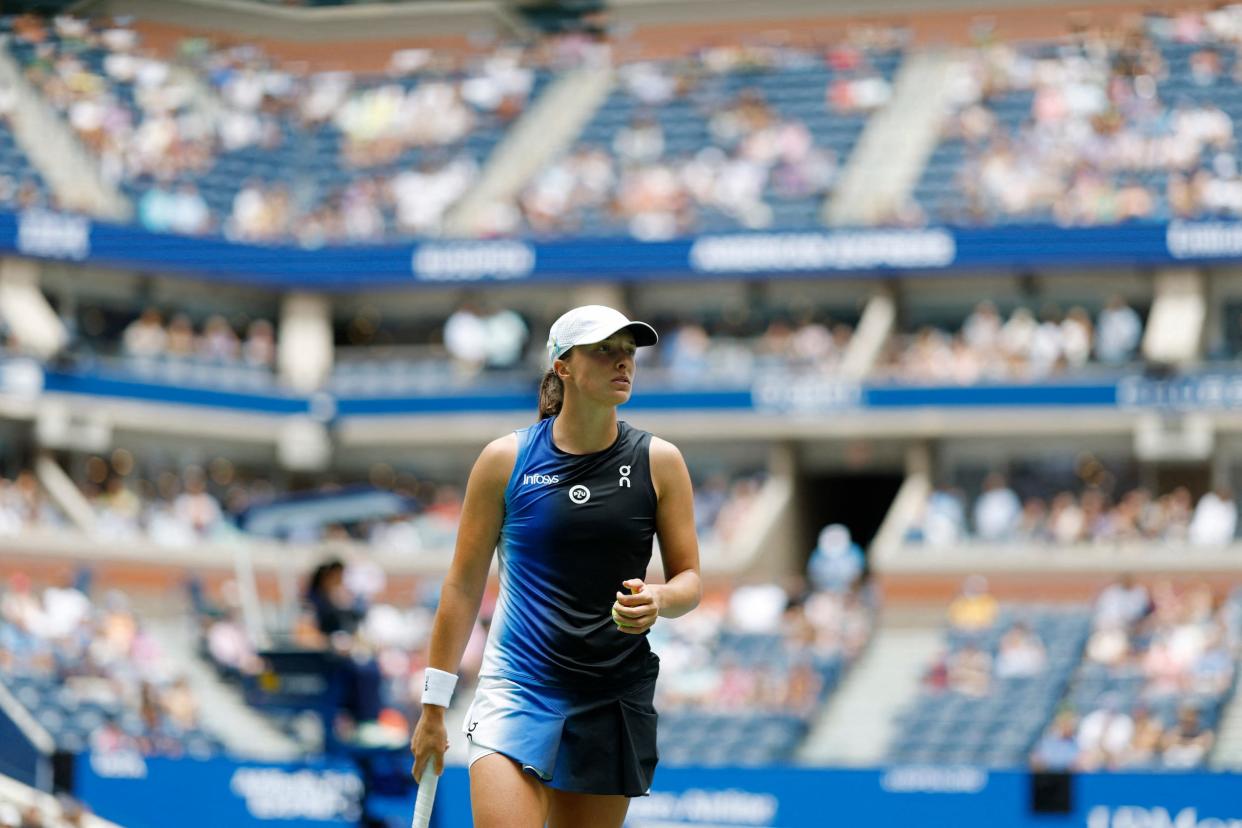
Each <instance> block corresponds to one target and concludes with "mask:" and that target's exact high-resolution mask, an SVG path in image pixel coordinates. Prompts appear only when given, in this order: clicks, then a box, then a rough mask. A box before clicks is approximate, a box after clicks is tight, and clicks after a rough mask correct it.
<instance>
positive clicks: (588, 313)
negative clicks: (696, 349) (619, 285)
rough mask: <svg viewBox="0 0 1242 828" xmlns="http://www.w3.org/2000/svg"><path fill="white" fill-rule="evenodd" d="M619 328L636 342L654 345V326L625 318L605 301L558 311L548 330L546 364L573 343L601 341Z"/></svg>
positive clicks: (581, 343)
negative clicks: (603, 303) (628, 333)
mask: <svg viewBox="0 0 1242 828" xmlns="http://www.w3.org/2000/svg"><path fill="white" fill-rule="evenodd" d="M620 330H628V331H630V332H631V333H633V334H634V342H636V343H637V344H639V345H654V344H656V342H658V341H659V340H660V337H659V336H657V335H656V332H655V328H653V327H651V326H650V325H648V324H647V323H646V322H634V321H631V320H630V319H627V318H626V316H625V314H623V313H621V311H618V310H613V309H612V308H610V307H607V306H605V305H583V306H582V307H578V308H574V309H573V310H570V311H565V313H563V314H561V318H560V319H558V320H556V321H555V322H553V323H552V330H550V331H549V332H548V364H549V365H551V364H552V362H553V361H555V360H557V359H559V358H560V357H561V356H562V355H563V354H564V353H565V352H566V351H568V350H569V349H570V348H572V347H574V346H575V345H589V344H591V343H592V342H602V341H603V340H605V339H607V338H608V337H610V336H612V335H613V334H615V333H616V332H617V331H620Z"/></svg>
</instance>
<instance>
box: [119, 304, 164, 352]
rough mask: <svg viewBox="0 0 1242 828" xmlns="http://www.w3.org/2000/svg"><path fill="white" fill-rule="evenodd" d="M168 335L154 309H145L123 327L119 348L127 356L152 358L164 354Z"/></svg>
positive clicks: (157, 312) (158, 314) (158, 313)
mask: <svg viewBox="0 0 1242 828" xmlns="http://www.w3.org/2000/svg"><path fill="white" fill-rule="evenodd" d="M167 344H168V334H167V332H166V331H165V330H164V324H163V319H162V318H161V317H160V312H159V311H158V310H156V309H155V308H147V309H146V310H144V311H143V312H142V316H139V317H138V318H137V319H135V320H134V321H133V322H130V323H129V325H127V326H126V327H125V332H124V333H123V334H122V335H121V347H122V348H123V349H124V351H125V354H126V355H127V356H132V357H145V358H152V357H157V356H160V355H161V354H163V353H164V349H165V347H166V346H167Z"/></svg>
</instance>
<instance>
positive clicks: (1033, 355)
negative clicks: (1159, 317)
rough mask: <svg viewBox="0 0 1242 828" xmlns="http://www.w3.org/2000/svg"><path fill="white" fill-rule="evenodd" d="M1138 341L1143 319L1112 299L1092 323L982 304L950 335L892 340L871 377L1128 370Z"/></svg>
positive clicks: (944, 378) (934, 380) (1002, 376)
mask: <svg viewBox="0 0 1242 828" xmlns="http://www.w3.org/2000/svg"><path fill="white" fill-rule="evenodd" d="M1142 334H1143V321H1142V318H1141V317H1140V316H1139V314H1138V312H1137V311H1135V310H1134V308H1132V307H1131V306H1130V305H1129V304H1128V303H1127V302H1126V300H1125V299H1124V298H1122V297H1121V296H1113V297H1111V298H1110V299H1109V300H1108V302H1107V304H1106V306H1105V307H1104V308H1103V310H1101V311H1100V313H1099V315H1098V316H1097V317H1096V319H1095V322H1094V323H1093V322H1092V320H1091V315H1090V314H1089V313H1088V312H1087V311H1086V310H1085V309H1084V308H1082V307H1080V306H1075V307H1072V308H1070V310H1069V311H1068V312H1066V313H1065V314H1062V313H1061V311H1060V310H1058V309H1057V308H1055V307H1051V306H1050V307H1048V308H1046V309H1045V310H1044V312H1043V313H1042V314H1041V318H1039V319H1036V317H1035V315H1034V314H1033V313H1032V312H1031V311H1030V310H1029V309H1027V308H1025V307H1021V306H1019V307H1017V308H1015V309H1014V310H1013V311H1012V312H1011V313H1010V315H1009V318H1008V319H1004V318H1003V317H1002V316H1001V314H1000V312H999V311H998V310H997V308H996V306H995V305H994V304H993V303H992V302H989V301H984V302H980V303H979V304H978V305H977V306H976V307H975V309H974V310H973V311H972V312H971V314H970V315H969V316H968V317H967V318H966V320H965V321H964V322H963V324H962V327H961V329H960V330H959V331H957V332H956V333H952V332H950V331H947V330H944V329H939V328H934V327H925V328H922V329H921V330H919V331H918V332H917V333H915V334H912V335H897V336H894V337H893V338H892V339H891V341H890V343H889V349H888V353H887V355H886V356H885V357H884V358H883V359H882V360H881V362H880V364H879V365H878V366H877V368H876V371H875V373H876V375H877V376H878V377H882V378H891V379H894V380H897V381H901V382H915V383H928V384H942V383H943V384H957V385H973V384H975V383H978V382H987V381H998V380H999V381H1034V380H1040V379H1043V378H1046V377H1049V376H1054V375H1057V374H1063V373H1067V372H1072V371H1076V370H1081V369H1082V368H1084V367H1085V366H1087V365H1088V364H1089V363H1097V364H1101V365H1105V366H1114V367H1116V366H1122V365H1126V364H1127V363H1129V362H1131V361H1133V360H1134V359H1135V358H1136V357H1137V356H1138V349H1139V344H1140V341H1141V339H1142Z"/></svg>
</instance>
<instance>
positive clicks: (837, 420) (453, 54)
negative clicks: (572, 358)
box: [0, 0, 1242, 828]
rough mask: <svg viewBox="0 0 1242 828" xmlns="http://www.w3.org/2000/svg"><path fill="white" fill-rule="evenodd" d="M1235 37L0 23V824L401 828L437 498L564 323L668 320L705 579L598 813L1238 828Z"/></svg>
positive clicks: (666, 433) (538, 10)
mask: <svg viewBox="0 0 1242 828" xmlns="http://www.w3.org/2000/svg"><path fill="white" fill-rule="evenodd" d="M1240 48H1242V6H1233V5H1229V4H1228V3H1219V2H1214V3H1203V4H1198V3H1186V2H1178V3H1167V4H1162V3H1159V2H1155V3H1133V2H1107V1H1106V0H1099V2H1094V3H1074V2H1062V0H1048V2H1039V0H1011V2H984V1H983V0H869V2H851V0H841V2H814V0H766V2H764V3H762V4H757V3H746V2H735V0H712V1H711V2H708V0H658V2H657V1H656V0H612V1H611V2H605V0H559V2H553V1H552V0H459V2H453V3H445V2H419V0H413V1H411V2H367V1H366V0H355V2H339V0H336V1H334V0H305V2H296V0H283V1H282V2H276V0H270V1H269V2H261V0H98V1H95V0H83V1H82V2H68V1H66V2H54V1H53V0H43V1H42V2H29V3H13V2H5V3H3V4H0V341H2V343H3V345H2V347H3V353H2V354H0V826H10V827H11V828H62V826H107V825H116V826H127V827H128V828H147V826H164V825H177V826H189V827H190V828H194V827H195V826H200V825H201V826H213V828H214V827H215V826H220V825H230V826H259V825H268V824H272V825H285V826H328V825H335V826H404V825H406V824H408V821H409V818H410V809H411V805H412V802H413V796H414V789H413V786H412V782H411V781H410V779H409V770H410V760H409V755H408V748H407V744H408V740H409V734H410V729H411V727H412V725H413V723H414V721H416V719H417V716H418V712H419V709H418V699H419V696H420V688H421V685H422V671H423V667H424V659H425V644H426V640H427V636H428V633H429V630H430V623H431V619H432V617H433V614H434V611H435V608H436V604H437V601H438V595H439V585H440V581H441V579H442V577H443V575H444V572H445V570H446V567H447V564H448V561H449V558H450V556H451V553H452V546H453V540H454V536H455V533H456V529H457V520H458V516H459V512H460V507H461V497H462V489H463V486H464V482H465V479H466V475H467V473H468V470H469V468H470V465H471V463H472V462H473V460H474V458H475V457H476V456H477V454H478V451H479V450H480V449H481V447H482V446H483V445H484V444H485V443H486V442H487V441H489V440H490V439H492V438H494V437H496V436H498V435H500V434H503V433H505V432H507V431H509V430H512V429H514V428H520V427H522V426H524V425H527V424H529V423H530V422H532V421H533V420H534V418H535V405H536V385H537V381H538V377H539V375H540V373H541V370H542V366H543V360H544V358H545V357H544V348H543V344H544V340H545V338H546V331H547V327H548V325H549V323H550V322H551V321H552V320H553V319H555V318H556V317H557V316H558V315H559V314H560V313H561V312H563V311H564V310H566V309H567V308H569V307H572V306H574V305H578V304H586V303H595V302H599V303H604V304H609V305H613V306H615V307H618V308H621V309H623V310H625V311H626V312H627V313H629V314H631V315H632V316H634V317H635V318H640V319H645V320H648V321H650V322H651V323H652V324H654V325H655V326H656V327H657V329H658V330H659V331H660V334H661V342H660V344H659V346H658V347H654V348H651V349H644V350H643V351H642V352H641V353H640V355H639V356H640V359H639V369H638V377H637V380H638V381H637V387H636V393H635V396H634V399H633V400H632V401H631V403H629V404H628V405H627V406H626V407H625V408H624V409H623V410H622V416H623V417H624V418H625V419H627V420H628V421H630V422H632V423H633V424H635V425H637V426H639V427H642V428H645V429H649V430H651V431H654V432H655V433H657V434H659V435H661V436H663V437H665V438H667V439H669V440H672V441H673V442H675V443H677V444H678V445H679V446H680V448H681V449H682V451H683V453H684V455H685V456H686V459H687V462H688V465H689V467H690V470H691V474H692V477H693V478H694V482H695V487H696V492H695V500H696V503H695V505H696V518H697V521H698V531H699V538H700V542H701V545H702V562H703V572H704V579H705V584H706V594H705V596H704V600H703V603H702V605H701V607H700V608H699V609H698V610H697V611H695V612H694V613H693V614H691V615H689V616H686V617H685V618H682V619H679V620H677V621H674V622H662V623H661V624H659V625H657V627H656V628H655V630H654V631H653V633H652V636H651V638H652V644H653V646H654V647H655V648H656V650H657V652H658V653H659V654H660V656H661V659H662V661H663V672H662V678H661V681H660V685H659V697H658V700H657V705H658V707H659V710H660V714H661V724H660V754H661V766H660V771H659V772H658V774H657V777H656V786H655V788H654V789H653V792H652V795H651V796H649V797H645V798H642V799H638V800H635V801H634V802H633V804H632V807H631V810H630V819H629V822H628V823H627V824H628V825H630V826H632V827H633V828H639V826H647V827H648V828H656V827H657V826H675V825H676V826H682V825H686V826H690V825H700V826H708V825H711V826H732V827H733V828H737V827H738V826H772V827H773V828H775V826H783V828H800V827H801V826H812V825H816V826H818V825H822V824H825V823H826V822H831V823H833V824H836V823H840V824H848V825H862V824H879V825H894V826H904V825H920V826H945V828H950V827H951V828H972V827H973V826H979V827H980V828H983V827H984V826H987V828H1028V826H1031V828H1034V826H1050V827H1056V828H1059V827H1060V826H1081V827H1082V828H1144V827H1145V826H1152V828H1157V826H1158V827H1159V828H1174V826H1175V827H1176V828H1221V826H1224V825H1236V824H1242V804H1240V803H1242V800H1240V799H1239V797H1238V796H1237V792H1238V791H1239V790H1242V778H1240V777H1239V776H1238V775H1237V773H1238V771H1239V769H1242V698H1237V697H1235V694H1234V687H1235V678H1236V673H1237V659H1238V656H1239V653H1240V652H1242V649H1240V647H1242V541H1239V539H1238V525H1237V524H1238V494H1237V493H1238V491H1239V490H1240V489H1242V372H1240V371H1239V357H1240V355H1242V221H1239V219H1240V218H1242V170H1240V160H1239V156H1238V138H1237V136H1236V135H1235V130H1236V129H1238V127H1239V126H1242V122H1239V121H1238V118H1239V117H1242V62H1240V61H1239V59H1238V55H1239V50H1240ZM652 577H655V578H659V577H660V573H659V564H658V556H657V559H656V563H655V564H654V569H653V572H652ZM494 601H495V586H494V585H493V586H491V587H490V588H489V592H488V597H487V599H486V600H485V602H484V608H483V613H482V617H481V618H480V621H479V624H478V626H477V628H476V630H475V633H474V636H473V637H472V639H471V642H470V644H469V646H468V648H467V652H466V657H465V660H464V663H463V667H462V672H463V684H462V686H461V687H460V688H459V690H458V692H457V694H456V699H455V705H454V708H453V710H452V711H451V712H450V724H451V726H452V727H453V728H454V729H453V730H451V731H450V732H451V733H456V729H455V728H456V726H457V724H458V723H459V722H460V720H461V718H462V716H463V715H464V709H465V706H466V705H467V704H468V702H469V699H470V697H471V689H472V688H471V684H472V683H473V680H474V678H475V674H476V673H477V670H478V668H479V660H480V656H481V653H482V646H483V642H484V640H485V636H486V632H487V626H488V621H489V617H490V614H491V610H492V605H493V603H494ZM455 741H456V742H462V741H464V740H462V739H460V738H458V739H457V740H455ZM449 758H450V763H451V766H450V767H449V768H448V770H447V772H446V774H445V777H444V780H443V782H442V784H441V785H440V795H439V801H438V804H437V809H436V814H435V820H436V822H435V824H437V825H439V826H441V828H459V826H468V825H469V824H470V817H469V807H468V794H467V791H466V775H465V769H464V767H463V763H464V750H463V748H462V745H461V744H456V743H455V744H454V746H453V748H452V750H451V752H450V757H449Z"/></svg>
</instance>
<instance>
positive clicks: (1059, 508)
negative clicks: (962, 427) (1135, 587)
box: [910, 473, 1238, 547]
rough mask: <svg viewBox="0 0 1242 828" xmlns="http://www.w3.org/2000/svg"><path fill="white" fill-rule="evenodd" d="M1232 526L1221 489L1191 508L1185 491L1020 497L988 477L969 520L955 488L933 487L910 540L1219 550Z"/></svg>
mask: <svg viewBox="0 0 1242 828" xmlns="http://www.w3.org/2000/svg"><path fill="white" fill-rule="evenodd" d="M1237 524H1238V505H1237V501H1236V499H1235V497H1234V494H1233V492H1232V491H1231V490H1230V489H1228V488H1226V487H1218V488H1216V489H1213V490H1211V491H1208V492H1205V493H1204V494H1203V495H1202V496H1201V497H1200V498H1199V500H1198V503H1196V502H1195V500H1194V498H1193V497H1192V495H1191V493H1190V490H1189V489H1187V488H1186V487H1185V486H1178V487H1175V488H1174V489H1172V490H1171V491H1168V492H1166V493H1164V494H1161V495H1158V496H1156V495H1153V494H1152V493H1151V491H1149V490H1148V489H1145V488H1141V487H1140V488H1135V489H1131V490H1129V491H1126V492H1124V493H1122V494H1121V495H1120V496H1116V497H1114V496H1113V495H1111V494H1110V493H1109V492H1108V491H1106V490H1104V489H1100V488H1096V487H1091V486H1087V487H1085V488H1084V489H1083V490H1082V491H1080V492H1074V491H1060V492H1057V493H1055V494H1054V495H1052V496H1051V497H1050V498H1044V497H1040V496H1036V495H1031V496H1028V497H1026V498H1025V499H1023V498H1020V497H1019V496H1018V494H1017V492H1015V491H1014V490H1013V489H1012V488H1010V486H1009V484H1008V482H1007V481H1006V479H1005V477H1004V475H1002V474H1000V473H992V474H990V475H988V477H987V478H986V479H985V480H984V483H983V489H982V491H981V493H980V494H979V496H978V497H977V498H976V499H975V501H974V503H973V506H972V507H971V509H970V513H969V516H968V514H967V503H966V500H965V498H964V497H963V496H962V493H961V492H960V491H959V490H957V489H955V488H952V487H950V486H947V485H943V486H939V487H937V488H936V489H935V490H934V491H933V492H932V493H931V494H930V495H929V496H928V499H927V501H926V503H925V505H924V507H923V510H922V513H921V515H919V517H918V518H917V520H916V521H915V525H914V526H913V527H912V528H911V533H910V536H911V538H912V539H914V540H917V541H919V542H922V543H926V544H928V545H929V546H936V547H945V546H951V545H953V544H955V543H958V542H960V541H965V540H968V539H974V540H979V541H986V542H989V543H1001V544H1015V545H1016V544H1022V543H1027V544H1040V545H1043V544H1057V545H1066V544H1075V543H1119V542H1126V541H1154V540H1159V541H1166V542H1173V543H1188V544H1191V545H1194V546H1221V545H1224V544H1228V543H1232V542H1233V540H1234V538H1235V537H1236V534H1237Z"/></svg>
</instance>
